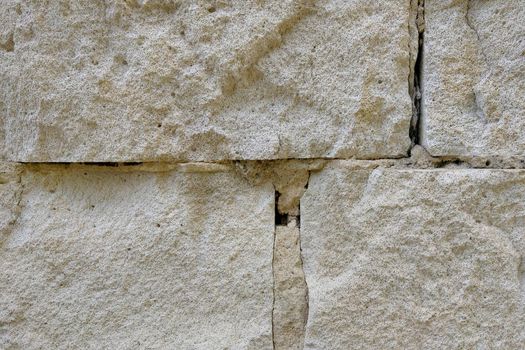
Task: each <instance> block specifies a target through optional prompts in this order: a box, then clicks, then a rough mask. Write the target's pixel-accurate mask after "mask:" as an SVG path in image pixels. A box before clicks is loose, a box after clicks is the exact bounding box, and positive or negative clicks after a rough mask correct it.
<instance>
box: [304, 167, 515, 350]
mask: <svg viewBox="0 0 525 350" xmlns="http://www.w3.org/2000/svg"><path fill="white" fill-rule="evenodd" d="M341 164H344V162H342V163H339V165H338V166H333V167H330V168H327V169H325V170H324V171H322V172H321V173H318V174H312V176H311V179H310V184H309V187H308V190H307V192H306V193H305V195H304V196H303V198H302V201H301V213H302V215H301V246H302V248H303V256H304V269H305V275H306V281H307V283H308V289H309V302H310V305H309V317H308V324H307V329H306V340H305V349H521V348H523V344H525V327H523V325H524V324H525V310H524V306H525V279H524V276H525V271H524V264H523V257H524V255H525V171H523V170H465V169H459V170H448V169H446V170H397V169H384V168H377V169H375V170H370V169H368V170H363V169H352V168H351V167H348V168H347V167H345V166H344V165H341Z"/></svg>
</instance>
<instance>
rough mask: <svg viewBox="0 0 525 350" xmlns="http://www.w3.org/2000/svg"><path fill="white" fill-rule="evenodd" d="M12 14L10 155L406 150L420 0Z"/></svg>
mask: <svg viewBox="0 0 525 350" xmlns="http://www.w3.org/2000/svg"><path fill="white" fill-rule="evenodd" d="M1 6H2V8H1V11H0V13H1V15H0V16H1V19H2V23H3V25H2V28H0V113H1V114H2V123H3V124H4V125H3V127H4V128H5V148H6V153H7V159H9V160H12V161H40V162H41V161H50V162H59V161H60V162H86V161H99V162H100V161H146V160H177V161H188V160H192V161H195V160H199V161H203V160H206V161H213V160H224V159H277V158H311V157H357V158H378V157H399V156H403V155H406V154H407V151H408V148H409V146H410V140H409V136H408V129H409V124H410V118H411V99H410V96H409V85H410V84H409V75H410V71H409V69H410V63H412V61H413V57H410V55H411V54H412V53H413V49H412V50H411V49H410V41H411V37H410V34H409V17H410V13H411V11H410V1H408V0H391V1H380V2H373V1H368V0H352V1H340V0H325V1H313V0H295V1H292V0H285V1H282V0H278V1H277V0H266V1H261V0H250V1H244V0H242V1H241V0H238V1H201V0H192V1H160V0H144V1H137V0H131V1H121V0H108V1H40V0H32V1H7V2H5V1H4V2H2V4H1ZM411 60H412V61H411Z"/></svg>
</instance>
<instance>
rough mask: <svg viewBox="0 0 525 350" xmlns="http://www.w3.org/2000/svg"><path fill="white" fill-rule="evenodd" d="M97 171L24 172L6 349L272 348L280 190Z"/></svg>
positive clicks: (8, 277)
mask: <svg viewBox="0 0 525 350" xmlns="http://www.w3.org/2000/svg"><path fill="white" fill-rule="evenodd" d="M94 168H95V169H94ZM96 168H97V167H84V168H82V167H67V168H64V167H49V166H48V167H42V168H40V169H33V170H28V171H25V173H24V174H23V176H22V183H21V185H22V186H24V191H23V195H22V198H21V202H20V206H21V208H22V211H21V213H20V216H19V218H18V221H17V223H16V224H15V225H14V227H13V229H12V230H11V231H10V233H9V235H8V237H7V239H6V240H5V242H4V243H3V246H2V248H1V250H0V348H2V349H72V348H75V349H87V348H96V349H167V348H173V349H271V348H272V333H271V332H272V321H271V319H272V301H273V297H272V295H273V280H272V249H273V232H274V227H273V196H274V192H273V188H272V186H271V185H269V184H266V185H260V186H257V187H254V186H249V185H248V184H247V183H246V182H245V181H244V180H242V179H240V178H239V177H237V176H235V175H234V173H231V172H222V173H191V172H181V171H167V172H161V173H148V172H138V171H126V170H122V169H120V168H119V169H116V170H103V169H104V168H102V169H96ZM106 169H107V168H106ZM5 186H6V185H5V184H2V185H0V190H1V191H4V187H5ZM2 220H3V216H2Z"/></svg>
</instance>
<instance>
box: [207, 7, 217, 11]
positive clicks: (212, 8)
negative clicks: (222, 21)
mask: <svg viewBox="0 0 525 350" xmlns="http://www.w3.org/2000/svg"><path fill="white" fill-rule="evenodd" d="M215 11H217V9H216V8H215V7H213V6H212V7H209V8H208V12H209V13H214V12H215Z"/></svg>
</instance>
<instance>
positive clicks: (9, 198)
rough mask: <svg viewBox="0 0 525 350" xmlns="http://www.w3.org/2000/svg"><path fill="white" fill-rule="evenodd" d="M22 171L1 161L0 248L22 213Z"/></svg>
mask: <svg viewBox="0 0 525 350" xmlns="http://www.w3.org/2000/svg"><path fill="white" fill-rule="evenodd" d="M20 171H21V169H20V167H19V166H17V165H14V164H9V163H2V162H0V248H1V247H2V245H3V242H4V240H5V239H6V238H7V237H8V235H9V232H11V229H12V226H13V224H14V223H15V222H16V219H17V217H18V214H19V213H20V208H19V202H20V195H21V192H22V185H21V183H20ZM0 322H1V321H0Z"/></svg>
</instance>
